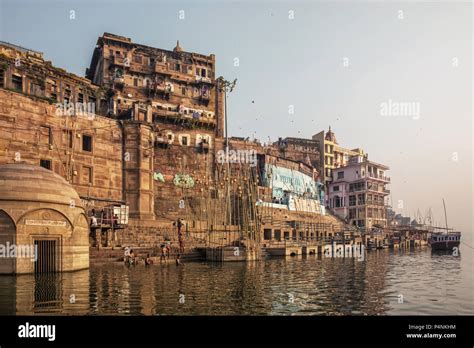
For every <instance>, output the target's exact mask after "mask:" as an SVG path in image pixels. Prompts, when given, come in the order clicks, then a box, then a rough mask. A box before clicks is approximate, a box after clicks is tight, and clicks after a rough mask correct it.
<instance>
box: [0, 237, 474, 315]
mask: <svg viewBox="0 0 474 348" xmlns="http://www.w3.org/2000/svg"><path fill="white" fill-rule="evenodd" d="M473 255H474V253H473V249H472V248H470V247H469V246H466V245H464V244H463V245H461V248H460V254H459V255H458V256H453V255H452V254H445V253H437V254H434V253H432V252H431V250H430V249H429V248H428V247H426V248H421V249H416V250H414V251H406V252H405V251H393V250H377V251H370V252H368V253H367V256H366V258H365V260H363V261H360V260H358V259H356V258H345V259H343V258H327V257H324V256H307V257H301V256H300V257H286V258H270V259H267V260H264V261H258V262H248V263H245V262H227V263H206V262H188V263H185V264H183V265H181V266H176V265H175V264H174V263H169V264H167V265H152V266H148V267H145V266H144V265H136V266H132V267H126V266H124V265H123V264H121V263H110V264H100V265H94V264H92V266H91V268H90V269H88V270H83V271H77V272H74V273H63V274H53V275H48V276H41V277H38V276H37V277H35V276H34V275H21V276H0V314H3V315H14V314H18V315H30V314H39V315H48V314H64V315H442V314H445V315H447V314H449V315H466V314H471V315H472V314H474V276H473V273H474V267H473V260H474V258H473Z"/></svg>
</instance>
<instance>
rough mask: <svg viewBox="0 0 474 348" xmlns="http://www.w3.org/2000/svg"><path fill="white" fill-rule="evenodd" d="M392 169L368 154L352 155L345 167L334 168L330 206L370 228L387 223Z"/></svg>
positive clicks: (367, 228)
mask: <svg viewBox="0 0 474 348" xmlns="http://www.w3.org/2000/svg"><path fill="white" fill-rule="evenodd" d="M388 169H389V167H387V166H385V165H382V164H378V163H375V162H372V161H369V160H368V159H367V157H366V156H353V157H351V158H350V159H349V161H348V162H347V164H346V165H345V166H343V167H339V168H335V169H334V172H333V180H332V182H331V183H329V186H328V188H329V192H328V205H329V209H331V210H332V211H333V212H334V213H335V214H337V215H338V216H340V217H341V218H343V219H345V220H346V221H347V222H348V223H350V224H353V225H356V226H359V227H361V228H365V229H366V230H369V229H371V228H372V227H377V226H382V227H385V226H387V201H386V200H387V198H386V197H387V196H388V195H389V193H390V191H389V190H388V189H387V187H386V186H387V185H388V184H389V183H390V178H388V177H387V176H386V174H385V172H386V171H387V170H388Z"/></svg>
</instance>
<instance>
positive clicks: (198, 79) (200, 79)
mask: <svg viewBox="0 0 474 348" xmlns="http://www.w3.org/2000/svg"><path fill="white" fill-rule="evenodd" d="M194 77H195V80H196V82H198V83H201V82H204V83H212V79H211V78H209V77H204V76H199V75H195V76H194Z"/></svg>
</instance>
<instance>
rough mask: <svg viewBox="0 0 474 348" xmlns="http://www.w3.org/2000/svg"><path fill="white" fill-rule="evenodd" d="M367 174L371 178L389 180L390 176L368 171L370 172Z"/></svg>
mask: <svg viewBox="0 0 474 348" xmlns="http://www.w3.org/2000/svg"><path fill="white" fill-rule="evenodd" d="M367 176H368V177H369V178H372V179H377V180H381V181H386V182H390V178H389V177H388V176H384V175H378V174H375V173H370V172H368V173H367Z"/></svg>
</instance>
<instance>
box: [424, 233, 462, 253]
mask: <svg viewBox="0 0 474 348" xmlns="http://www.w3.org/2000/svg"><path fill="white" fill-rule="evenodd" d="M459 243H461V232H454V231H446V232H433V233H432V234H431V236H430V238H429V239H428V244H429V245H430V246H431V249H432V250H453V248H455V247H458V246H459Z"/></svg>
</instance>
